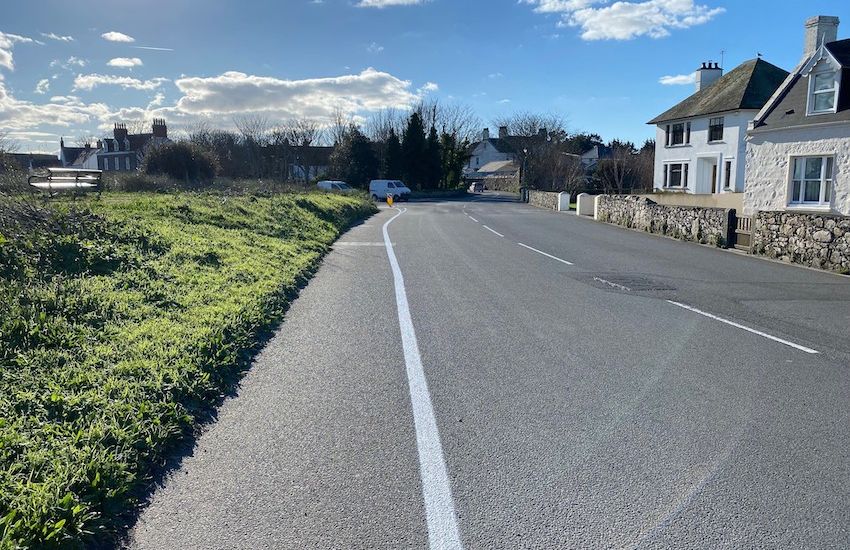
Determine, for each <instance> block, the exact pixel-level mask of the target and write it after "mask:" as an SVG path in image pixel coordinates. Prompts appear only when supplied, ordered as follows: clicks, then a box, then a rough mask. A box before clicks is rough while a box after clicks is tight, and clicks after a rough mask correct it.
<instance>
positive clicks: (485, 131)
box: [481, 128, 490, 141]
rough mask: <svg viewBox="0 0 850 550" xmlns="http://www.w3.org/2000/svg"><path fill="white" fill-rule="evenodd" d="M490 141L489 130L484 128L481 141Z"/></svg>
mask: <svg viewBox="0 0 850 550" xmlns="http://www.w3.org/2000/svg"><path fill="white" fill-rule="evenodd" d="M488 139H490V128H484V131H483V132H481V141H487V140H488Z"/></svg>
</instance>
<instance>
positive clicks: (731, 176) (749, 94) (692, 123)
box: [649, 59, 788, 194]
mask: <svg viewBox="0 0 850 550" xmlns="http://www.w3.org/2000/svg"><path fill="white" fill-rule="evenodd" d="M787 76H788V73H787V72H786V71H784V70H782V69H780V68H779V67H776V66H775V65H771V64H770V63H768V62H767V61H764V60H762V59H752V60H750V61H747V62H745V63H742V64H741V65H739V66H738V67H736V68H735V69H733V70H732V71H730V72H729V73H728V74H725V75H724V74H723V69H722V68H720V66H719V65H718V64H716V63H703V64H702V67H701V68H699V69H698V70H697V72H696V93H694V94H693V95H691V96H690V97H688V98H687V99H685V100H684V101H682V102H681V103H679V104H678V105H676V106H674V107H673V108H671V109H669V110H667V111H666V112H664V113H662V114H661V115H659V116H657V117H655V118H654V119H652V120H651V121H649V124H655V125H656V126H657V129H656V139H655V172H654V187H655V189H658V190H664V191H678V192H683V193H699V194H707V193H734V192H741V191H743V190H744V169H745V163H744V156H745V151H746V140H745V138H746V133H747V129H748V126H749V122H750V121H751V120H752V119H753V118H754V117H755V115H756V114H757V113H758V112H759V109H761V108H762V107H763V106H764V104H765V102H766V101H767V100H768V99H769V98H770V97H771V95H772V94H773V93H774V92H775V91H776V89H777V88H778V87H779V86H780V85H781V84H782V82H783V81H784V80H785V78H786V77H787Z"/></svg>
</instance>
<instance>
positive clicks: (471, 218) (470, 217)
mask: <svg viewBox="0 0 850 550" xmlns="http://www.w3.org/2000/svg"><path fill="white" fill-rule="evenodd" d="M467 216H469V214H467ZM469 219H470V220H472V221H474V222H475V223H478V220H476V219H475V218H473V217H472V216H469Z"/></svg>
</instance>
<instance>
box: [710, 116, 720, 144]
mask: <svg viewBox="0 0 850 550" xmlns="http://www.w3.org/2000/svg"><path fill="white" fill-rule="evenodd" d="M722 140H723V117H722V116H721V117H717V118H711V119H709V120H708V141H722Z"/></svg>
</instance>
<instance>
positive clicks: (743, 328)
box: [667, 300, 820, 354]
mask: <svg viewBox="0 0 850 550" xmlns="http://www.w3.org/2000/svg"><path fill="white" fill-rule="evenodd" d="M667 302H669V303H671V304H673V305H674V306H678V307H680V308H683V309H687V310H688V311H693V312H694V313H699V314H700V315H703V316H705V317H708V318H709V319H714V320H715V321H720V322H721V323H726V324H727V325H731V326H733V327H735V328H739V329H741V330H746V331H747V332H751V333H753V334H757V335H759V336H762V337H764V338H767V339H768V340H773V341H774V342H779V343H780V344H785V345H786V346H791V347H792V348H794V349H798V350H800V351H804V352H806V353H811V354H816V353H820V352H819V351H817V350H814V349H812V348H807V347H806V346H801V345H800V344H795V343H794V342H789V341H788V340H783V339H782V338H777V337H776V336H773V335H771V334H767V333H766V332H762V331H760V330H756V329H754V328H750V327H746V326H744V325H742V324H740V323H736V322H735V321H730V320H729V319H724V318H723V317H718V316H717V315H713V314H711V313H708V312H705V311H702V310H699V309H697V308H695V307H691V306H689V305H687V304H682V303H680V302H674V301H673V300H667Z"/></svg>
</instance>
